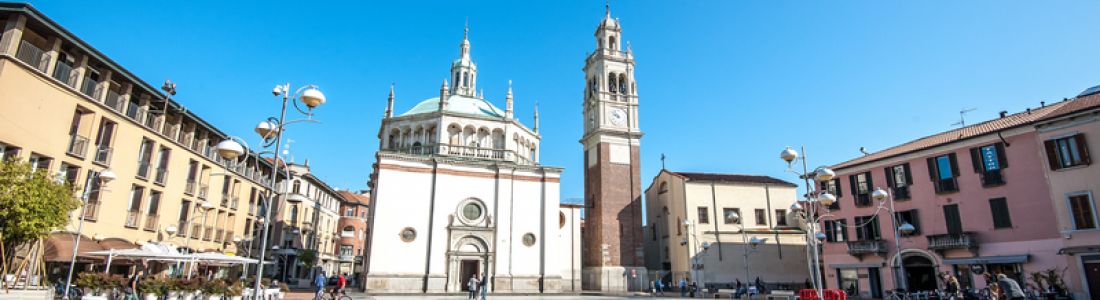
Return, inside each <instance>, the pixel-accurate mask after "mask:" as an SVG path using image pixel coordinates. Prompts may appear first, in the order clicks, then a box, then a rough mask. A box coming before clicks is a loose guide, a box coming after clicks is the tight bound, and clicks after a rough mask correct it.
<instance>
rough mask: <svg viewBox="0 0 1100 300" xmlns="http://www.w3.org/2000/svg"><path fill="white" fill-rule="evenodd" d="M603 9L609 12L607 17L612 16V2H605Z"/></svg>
mask: <svg viewBox="0 0 1100 300" xmlns="http://www.w3.org/2000/svg"><path fill="white" fill-rule="evenodd" d="M603 8H604V11H606V12H607V16H608V17H610V16H611V0H604V1H603Z"/></svg>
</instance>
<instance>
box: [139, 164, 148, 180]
mask: <svg viewBox="0 0 1100 300" xmlns="http://www.w3.org/2000/svg"><path fill="white" fill-rule="evenodd" d="M137 177H138V178H141V179H148V178H149V162H145V161H139V162H138V169H137Z"/></svg>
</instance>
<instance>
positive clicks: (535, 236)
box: [366, 30, 580, 293]
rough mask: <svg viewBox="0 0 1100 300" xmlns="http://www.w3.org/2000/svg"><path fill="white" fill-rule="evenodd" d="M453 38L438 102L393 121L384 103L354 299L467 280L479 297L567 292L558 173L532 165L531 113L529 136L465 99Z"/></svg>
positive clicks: (571, 279)
mask: <svg viewBox="0 0 1100 300" xmlns="http://www.w3.org/2000/svg"><path fill="white" fill-rule="evenodd" d="M477 79H478V68H477V65H476V64H475V63H474V61H473V60H472V59H471V56H470V41H469V39H468V30H467V37H465V38H464V39H463V41H462V43H461V45H460V53H459V57H458V58H457V59H455V60H454V61H453V62H452V63H451V74H450V76H448V80H449V81H447V80H445V81H444V82H443V85H442V87H441V88H440V91H439V96H438V97H433V98H430V99H426V100H423V101H421V102H419V103H418V104H416V105H415V106H414V107H413V108H412V109H410V110H408V111H407V112H405V113H402V114H395V112H394V111H393V104H394V101H395V100H394V93H393V89H392V88H391V90H390V96H389V101H388V104H387V107H386V112H385V115H384V118H383V120H382V126H381V128H380V131H379V135H378V138H379V143H380V144H379V149H380V150H379V151H378V152H377V154H376V158H377V163H375V164H374V166H373V173H372V175H371V187H372V194H371V197H370V199H371V205H370V207H371V210H370V213H371V216H370V218H369V222H370V225H369V227H370V228H371V229H372V234H371V237H370V242H369V245H368V251H369V253H370V255H369V258H368V263H367V265H366V272H367V278H366V288H367V290H369V291H371V292H374V293H453V292H461V291H465V290H466V284H465V283H466V282H467V281H468V280H469V279H470V278H471V277H474V276H477V277H479V278H484V280H487V282H488V289H489V291H490V293H555V292H561V291H562V290H563V289H566V290H569V289H573V287H574V286H575V287H576V289H578V290H579V288H580V287H579V284H577V283H578V282H579V272H576V271H575V270H577V269H578V268H579V265H580V263H579V262H580V243H579V239H577V238H575V237H577V236H579V235H580V226H579V224H577V223H579V222H580V220H579V218H577V217H576V215H577V210H578V209H577V208H576V207H572V206H569V205H566V206H562V205H561V203H560V200H559V182H560V178H561V174H562V171H563V169H561V168H558V167H551V166H545V165H542V164H541V163H540V162H539V149H540V148H539V142H540V140H541V136H540V135H539V132H538V111H537V107H536V109H535V112H534V126H533V127H531V128H529V127H527V126H525V125H524V124H522V123H521V122H520V121H519V120H517V119H516V118H515V115H514V110H513V96H512V90H511V83H510V82H509V88H508V93H507V96H506V98H505V109H503V110H502V109H499V108H497V107H496V106H494V105H493V104H492V103H491V102H490V101H489V100H487V99H485V97H484V93H483V92H481V93H478V92H476V91H477V90H478V89H477Z"/></svg>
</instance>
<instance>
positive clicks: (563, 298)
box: [349, 293, 679, 300]
mask: <svg viewBox="0 0 1100 300" xmlns="http://www.w3.org/2000/svg"><path fill="white" fill-rule="evenodd" d="M349 295H351V296H352V298H353V299H355V300H360V299H369V300H465V299H467V298H466V295H408V296H396V295H385V296H374V295H366V294H361V293H355V294H349ZM669 296H672V295H669ZM487 299H488V300H568V299H585V300H589V299H591V300H618V299H679V298H676V297H652V296H594V295H592V296H590V295H500V296H493V295H489V296H488V297H487Z"/></svg>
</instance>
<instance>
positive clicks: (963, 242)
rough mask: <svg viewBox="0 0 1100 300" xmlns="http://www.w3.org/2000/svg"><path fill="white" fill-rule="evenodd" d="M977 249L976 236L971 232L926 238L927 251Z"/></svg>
mask: <svg viewBox="0 0 1100 300" xmlns="http://www.w3.org/2000/svg"><path fill="white" fill-rule="evenodd" d="M977 247H978V235H977V234H976V233H973V232H963V233H959V234H935V235H929V236H928V249H929V250H948V249H970V248H977Z"/></svg>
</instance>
